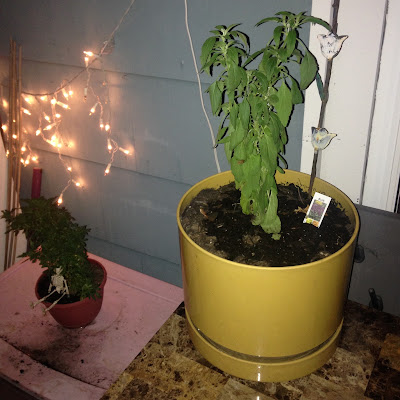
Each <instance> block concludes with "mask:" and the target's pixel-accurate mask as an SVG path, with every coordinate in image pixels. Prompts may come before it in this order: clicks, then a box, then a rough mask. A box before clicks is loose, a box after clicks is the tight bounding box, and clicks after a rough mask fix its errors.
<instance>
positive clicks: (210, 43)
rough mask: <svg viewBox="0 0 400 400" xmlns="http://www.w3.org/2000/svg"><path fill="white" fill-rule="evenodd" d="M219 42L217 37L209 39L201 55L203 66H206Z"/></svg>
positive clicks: (202, 48)
mask: <svg viewBox="0 0 400 400" xmlns="http://www.w3.org/2000/svg"><path fill="white" fill-rule="evenodd" d="M216 41H217V37H216V36H211V37H209V38H208V39H207V40H206V41H205V42H204V44H203V46H202V47H201V55H200V62H201V65H204V64H205V63H206V61H207V60H208V57H209V56H210V53H211V51H212V49H213V48H214V44H215V42H216Z"/></svg>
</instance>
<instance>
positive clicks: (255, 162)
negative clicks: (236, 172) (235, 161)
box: [243, 155, 261, 192]
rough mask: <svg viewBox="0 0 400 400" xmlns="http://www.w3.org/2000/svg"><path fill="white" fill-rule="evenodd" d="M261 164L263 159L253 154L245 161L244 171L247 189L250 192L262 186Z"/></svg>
mask: <svg viewBox="0 0 400 400" xmlns="http://www.w3.org/2000/svg"><path fill="white" fill-rule="evenodd" d="M260 166H261V159H260V157H259V156H257V155H251V156H250V157H249V158H248V159H247V160H246V161H245V162H244V163H243V172H244V175H245V179H246V185H247V188H246V189H247V190H251V191H250V192H252V191H254V190H256V189H257V188H259V186H260Z"/></svg>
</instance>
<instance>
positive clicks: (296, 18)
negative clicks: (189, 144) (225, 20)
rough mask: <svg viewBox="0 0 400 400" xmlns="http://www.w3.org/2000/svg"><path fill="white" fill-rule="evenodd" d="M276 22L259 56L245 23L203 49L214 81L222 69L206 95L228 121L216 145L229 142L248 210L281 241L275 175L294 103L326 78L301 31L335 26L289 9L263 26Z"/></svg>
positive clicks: (220, 29)
mask: <svg viewBox="0 0 400 400" xmlns="http://www.w3.org/2000/svg"><path fill="white" fill-rule="evenodd" d="M269 21H274V22H276V23H278V26H277V27H276V28H275V29H274V32H273V37H272V38H271V40H270V41H269V42H268V43H267V44H266V46H265V47H264V48H262V49H260V50H258V51H256V52H254V53H250V51H249V49H250V43H249V38H248V36H247V35H246V34H245V33H243V32H241V31H238V30H236V27H237V26H238V25H239V24H234V25H230V26H228V27H227V26H224V25H218V26H216V28H215V30H212V31H211V33H213V36H211V37H209V38H208V39H207V40H206V41H205V42H204V44H203V46H202V52H201V63H202V71H204V72H206V73H208V74H209V75H212V74H213V70H214V69H215V67H219V68H216V69H218V72H219V74H218V76H217V78H216V80H215V81H214V82H213V83H212V84H211V85H210V86H209V88H208V89H207V91H208V93H209V96H210V102H211V108H212V112H213V114H214V115H221V116H222V121H221V123H220V126H219V128H218V134H217V144H224V147H225V154H226V157H227V159H228V161H229V163H230V167H231V170H232V173H233V175H234V177H235V184H236V188H237V189H239V190H240V191H241V199H240V205H241V207H242V210H243V212H244V213H245V214H252V216H253V217H252V222H253V224H254V225H260V226H261V227H262V229H263V230H264V231H265V232H267V233H271V234H272V235H273V238H274V239H279V237H280V235H279V232H280V231H281V222H280V219H279V217H278V214H277V210H278V198H277V193H278V189H277V185H276V181H275V173H276V171H279V172H281V173H284V171H283V169H282V168H281V166H280V165H279V162H280V161H281V162H282V163H283V165H284V166H285V167H287V164H286V161H285V159H284V158H283V154H284V148H285V145H286V143H287V134H286V127H287V126H288V124H289V121H290V117H291V114H292V111H293V107H294V105H295V104H299V103H302V102H303V90H305V89H306V88H307V87H308V86H309V85H310V84H311V82H313V81H314V79H315V78H316V77H317V78H319V74H318V64H317V62H316V59H315V57H314V56H313V54H312V53H311V52H310V51H309V49H308V47H307V46H306V45H305V44H304V43H303V42H302V41H301V39H300V38H299V32H298V30H299V28H301V27H302V25H304V24H306V23H315V24H319V25H322V26H324V27H325V28H326V29H328V30H330V25H329V24H328V23H327V22H325V21H323V20H321V19H319V18H315V17H312V16H307V15H305V14H304V13H300V14H297V15H295V14H293V13H290V12H286V11H282V12H279V13H277V14H276V16H274V17H270V18H265V19H263V20H261V21H260V22H258V23H257V26H258V25H261V24H263V23H265V22H269ZM258 60H259V61H258ZM257 61H258V63H257ZM254 64H256V66H255V67H254V68H251V66H252V65H254ZM290 64H293V66H296V65H297V67H298V68H299V70H300V71H299V72H300V82H298V81H297V80H296V79H295V78H294V77H293V75H292V73H291V68H289V65H290ZM318 82H319V83H321V80H320V78H319V79H318ZM319 86H320V85H319Z"/></svg>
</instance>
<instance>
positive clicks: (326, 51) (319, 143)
mask: <svg viewBox="0 0 400 400" xmlns="http://www.w3.org/2000/svg"><path fill="white" fill-rule="evenodd" d="M339 3H340V0H335V1H334V3H333V5H332V8H333V17H332V32H330V33H329V34H328V35H318V40H319V41H320V44H321V53H322V55H323V56H324V57H325V58H326V59H327V60H328V63H327V67H326V76H325V83H324V85H323V90H322V93H321V92H320V96H321V110H320V113H319V121H318V127H317V128H311V129H312V135H311V144H312V145H313V147H314V159H313V164H312V169H311V176H310V184H309V187H308V195H309V196H310V197H311V193H312V188H313V185H314V180H315V175H316V173H317V162H318V154H319V152H320V150H323V149H325V148H326V147H327V146H328V144H329V143H330V142H331V140H332V139H333V138H334V137H335V136H336V134H331V133H329V132H328V131H327V130H326V129H324V128H323V124H324V118H325V110H326V104H327V103H328V99H329V83H330V80H331V74H332V63H333V58H334V57H336V56H337V55H338V54H339V52H340V50H341V48H342V45H343V42H344V41H345V40H346V39H347V38H348V36H347V35H343V36H337V34H336V33H337V18H338V12H339Z"/></svg>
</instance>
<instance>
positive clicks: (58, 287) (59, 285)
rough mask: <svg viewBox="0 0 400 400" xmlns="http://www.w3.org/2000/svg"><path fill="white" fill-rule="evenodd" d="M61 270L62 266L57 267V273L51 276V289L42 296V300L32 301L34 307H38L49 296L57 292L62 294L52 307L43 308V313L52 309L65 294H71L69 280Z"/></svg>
mask: <svg viewBox="0 0 400 400" xmlns="http://www.w3.org/2000/svg"><path fill="white" fill-rule="evenodd" d="M60 272H61V268H56V274H55V275H52V277H51V282H50V285H49V289H48V295H47V296H44V297H42V298H41V299H40V300H38V301H37V302H35V303H31V307H32V308H34V307H36V306H37V305H38V304H40V303H42V302H43V301H45V300H46V299H47V298H48V297H49V296H51V295H52V294H53V293H55V292H57V293H59V294H61V296H60V297H59V298H58V299H57V300H56V301H55V302H54V303H53V304H52V305H51V306H50V307H48V308H45V309H43V314H46V312H47V311H49V310H51V309H52V308H53V307H54V306H55V305H56V304H57V303H58V302H59V301H60V300H61V299H62V298H63V297H64V296H65V295H69V290H68V285H67V281H66V280H65V278H64V277H63V276H62V275H61V274H60ZM53 288H54V289H53ZM51 289H53V290H51Z"/></svg>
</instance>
